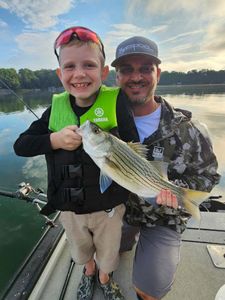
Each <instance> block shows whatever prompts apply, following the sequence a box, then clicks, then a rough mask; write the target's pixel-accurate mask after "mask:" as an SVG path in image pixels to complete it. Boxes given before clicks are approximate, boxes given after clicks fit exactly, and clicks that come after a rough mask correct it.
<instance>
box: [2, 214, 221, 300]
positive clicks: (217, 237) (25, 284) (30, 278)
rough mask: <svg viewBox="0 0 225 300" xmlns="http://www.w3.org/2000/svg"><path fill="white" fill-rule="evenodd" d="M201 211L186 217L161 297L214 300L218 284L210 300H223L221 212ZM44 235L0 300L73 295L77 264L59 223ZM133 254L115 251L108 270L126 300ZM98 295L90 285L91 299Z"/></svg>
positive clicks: (57, 299) (131, 298) (58, 299)
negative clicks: (113, 266) (116, 258)
mask: <svg viewBox="0 0 225 300" xmlns="http://www.w3.org/2000/svg"><path fill="white" fill-rule="evenodd" d="M201 215H202V219H201V224H200V225H199V224H198V223H196V222H195V221H194V220H193V219H191V220H190V221H189V223H188V228H187V229H186V231H185V232H184V234H183V236H182V240H183V242H182V248H181V261H180V264H179V266H178V270H177V274H176V278H175V282H174V285H173V288H172V290H171V291H170V292H169V293H168V294H167V295H166V297H165V298H164V299H165V300H181V299H182V300H196V299H198V300H214V299H215V297H216V294H217V292H218V290H219V289H220V288H221V287H222V286H223V285H224V289H223V296H222V298H221V297H219V298H218V297H217V298H216V299H215V300H225V213H224V212H202V213H201ZM46 235H48V238H46V237H45V238H43V239H42V240H41V241H40V242H39V244H38V245H37V246H36V247H35V249H34V251H33V253H32V254H31V255H30V257H29V258H28V259H27V260H26V262H25V263H24V265H23V266H22V268H21V270H19V272H18V274H17V276H15V278H14V280H12V283H11V284H10V285H9V287H8V288H7V290H6V292H5V294H4V296H3V298H2V299H4V300H12V299H14V300H27V299H29V300H75V299H76V289H77V285H78V283H79V280H80V277H81V273H82V269H83V266H78V265H75V264H74V263H73V262H72V260H71V257H70V253H69V248H68V244H67V240H66V236H65V234H64V233H63V231H62V228H61V227H60V226H58V227H54V228H52V229H50V230H49V231H48V232H47V234H46ZM58 241H59V242H58ZM54 245H56V247H55V246H54ZM134 252H135V249H133V250H132V251H129V252H124V253H123V254H122V255H121V259H120V265H119V269H118V270H117V271H116V272H115V273H114V278H115V280H116V281H117V282H118V283H119V284H120V286H121V288H122V289H123V293H124V295H125V298H126V299H127V300H136V299H137V298H136V296H135V293H134V291H133V288H132V282H131V273H132V260H133V256H134ZM209 252H210V253H211V255H212V257H213V259H212V257H211V256H210V255H209ZM159 267H160V266H159ZM153 271H154V270H153ZM103 299H104V298H103V295H102V293H101V291H100V290H99V289H98V288H96V289H95V295H94V298H93V300H103Z"/></svg>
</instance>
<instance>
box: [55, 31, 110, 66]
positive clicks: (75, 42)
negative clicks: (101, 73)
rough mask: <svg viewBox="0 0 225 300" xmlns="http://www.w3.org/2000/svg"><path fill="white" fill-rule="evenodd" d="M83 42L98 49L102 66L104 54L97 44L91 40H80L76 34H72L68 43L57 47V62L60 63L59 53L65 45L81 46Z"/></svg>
mask: <svg viewBox="0 0 225 300" xmlns="http://www.w3.org/2000/svg"><path fill="white" fill-rule="evenodd" d="M85 44H86V45H88V46H90V47H92V48H97V49H98V50H99V57H100V61H101V64H102V67H104V65H105V58H104V56H103V54H102V51H101V49H100V48H99V45H98V44H96V43H94V42H92V41H81V40H79V39H78V38H77V37H76V36H73V37H72V38H71V40H70V41H69V43H67V44H64V45H62V46H60V48H59V64H60V54H61V50H62V49H63V48H65V47H71V46H74V45H75V46H76V47H81V46H83V45H85Z"/></svg>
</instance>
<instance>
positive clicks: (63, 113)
mask: <svg viewBox="0 0 225 300" xmlns="http://www.w3.org/2000/svg"><path fill="white" fill-rule="evenodd" d="M118 92H119V89H117V88H106V87H102V88H101V90H100V92H99V95H98V97H97V98H96V101H95V103H94V104H93V105H92V106H91V108H90V109H89V110H88V111H87V112H86V113H85V114H83V115H82V116H81V117H80V118H78V117H77V116H76V115H75V113H74V112H73V110H72V108H71V105H70V100H69V94H68V93H67V92H64V93H62V94H59V95H54V96H53V103H52V108H51V114H50V118H49V129H50V130H51V131H59V130H61V129H62V128H64V127H65V126H68V125H73V124H77V125H79V124H82V123H83V122H85V121H86V120H87V119H89V120H91V121H92V122H94V123H96V124H97V125H98V126H100V127H101V128H102V129H104V130H108V131H109V130H110V129H112V128H115V127H116V126H117V116H116V103H117V95H118ZM46 161H47V167H48V182H49V184H48V204H47V205H46V206H45V207H44V208H43V209H42V211H41V213H42V214H45V215H49V214H50V213H52V212H54V211H55V210H61V211H74V212H76V213H77V214H86V213H91V212H95V211H101V210H108V209H112V208H113V207H115V206H116V205H119V204H121V203H122V202H124V201H126V199H127V193H128V192H127V191H126V190H125V189H123V188H122V187H120V186H119V185H117V184H116V183H115V182H113V183H112V184H111V185H110V187H109V188H108V189H107V190H106V191H105V192H104V193H101V192H100V187H99V176H100V170H99V168H98V167H97V166H96V165H95V163H94V162H93V161H92V159H91V158H90V157H89V156H88V155H87V154H86V153H85V152H84V150H83V148H82V146H80V147H79V148H78V149H76V150H74V151H66V150H63V149H58V150H54V151H53V152H52V153H51V154H48V155H46Z"/></svg>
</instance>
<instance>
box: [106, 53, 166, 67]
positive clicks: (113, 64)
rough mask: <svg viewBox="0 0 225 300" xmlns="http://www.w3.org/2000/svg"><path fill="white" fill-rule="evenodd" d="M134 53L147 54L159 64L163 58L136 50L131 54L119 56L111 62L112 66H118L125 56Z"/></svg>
mask: <svg viewBox="0 0 225 300" xmlns="http://www.w3.org/2000/svg"><path fill="white" fill-rule="evenodd" d="M133 55H144V56H147V57H150V58H151V59H152V60H153V61H154V62H156V63H157V64H161V60H160V59H159V58H158V57H156V56H153V55H149V54H147V53H144V52H135V53H130V54H125V55H122V56H120V57H118V58H116V59H115V60H114V61H113V62H112V63H111V66H112V67H116V66H118V65H119V64H120V62H121V61H122V60H123V59H124V58H125V57H128V56H133Z"/></svg>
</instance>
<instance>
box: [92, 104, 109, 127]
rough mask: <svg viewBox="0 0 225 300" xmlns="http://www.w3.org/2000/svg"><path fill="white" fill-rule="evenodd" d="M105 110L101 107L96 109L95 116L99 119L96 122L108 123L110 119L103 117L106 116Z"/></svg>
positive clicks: (95, 119)
mask: <svg viewBox="0 0 225 300" xmlns="http://www.w3.org/2000/svg"><path fill="white" fill-rule="evenodd" d="M104 113H105V112H104V110H103V109H102V108H101V107H97V108H96V109H95V115H96V116H97V118H94V120H93V121H94V122H95V123H98V122H108V121H109V119H108V118H107V117H103V116H104Z"/></svg>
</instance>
